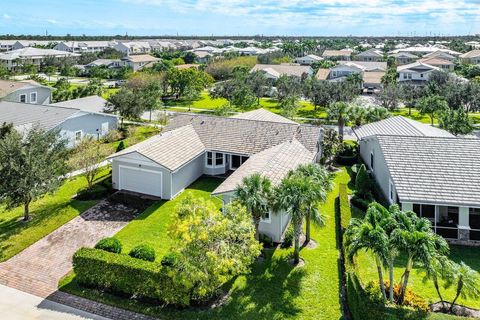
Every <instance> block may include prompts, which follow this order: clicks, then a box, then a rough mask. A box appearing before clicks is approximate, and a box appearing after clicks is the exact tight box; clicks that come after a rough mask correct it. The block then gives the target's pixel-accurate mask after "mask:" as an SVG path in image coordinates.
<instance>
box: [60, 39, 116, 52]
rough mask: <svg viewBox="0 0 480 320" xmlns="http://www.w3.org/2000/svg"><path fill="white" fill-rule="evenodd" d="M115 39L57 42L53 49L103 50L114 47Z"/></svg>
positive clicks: (69, 50)
mask: <svg viewBox="0 0 480 320" xmlns="http://www.w3.org/2000/svg"><path fill="white" fill-rule="evenodd" d="M115 44H116V42H114V41H62V42H59V43H57V45H55V47H53V49H55V50H60V51H68V52H74V53H88V52H102V51H104V50H105V49H107V48H112V47H113V46H114V45H115Z"/></svg>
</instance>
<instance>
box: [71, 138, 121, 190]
mask: <svg viewBox="0 0 480 320" xmlns="http://www.w3.org/2000/svg"><path fill="white" fill-rule="evenodd" d="M122 142H123V141H122ZM74 153H75V154H74V155H73V157H72V165H73V166H74V167H76V168H79V169H83V171H84V175H85V179H86V180H87V184H88V188H89V189H90V188H92V186H93V181H94V180H95V177H96V175H97V173H98V172H99V171H100V166H101V162H102V161H103V160H104V159H105V157H106V156H107V155H108V150H106V149H105V145H104V144H102V143H100V142H99V141H97V140H94V139H93V137H91V136H89V137H87V138H84V139H83V140H82V141H81V142H80V143H79V144H78V145H77V146H76V147H75V151H74Z"/></svg>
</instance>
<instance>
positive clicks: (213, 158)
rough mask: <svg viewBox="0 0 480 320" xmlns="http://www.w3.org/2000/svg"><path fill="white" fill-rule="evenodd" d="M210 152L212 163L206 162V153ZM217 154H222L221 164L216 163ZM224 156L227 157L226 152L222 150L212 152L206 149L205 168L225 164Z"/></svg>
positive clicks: (218, 166) (206, 155)
mask: <svg viewBox="0 0 480 320" xmlns="http://www.w3.org/2000/svg"><path fill="white" fill-rule="evenodd" d="M209 153H210V154H211V155H212V164H211V165H210V164H208V154H209ZM217 154H221V155H222V164H217ZM226 157H227V154H225V153H223V152H214V151H207V153H206V154H205V167H207V168H222V167H224V166H225V162H226V160H227V159H226Z"/></svg>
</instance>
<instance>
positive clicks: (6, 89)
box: [0, 80, 41, 97]
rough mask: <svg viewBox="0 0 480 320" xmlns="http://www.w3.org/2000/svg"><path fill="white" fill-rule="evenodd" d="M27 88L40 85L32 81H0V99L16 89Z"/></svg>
mask: <svg viewBox="0 0 480 320" xmlns="http://www.w3.org/2000/svg"><path fill="white" fill-rule="evenodd" d="M28 86H41V84H39V83H37V82H35V81H32V80H26V81H9V80H0V97H5V96H6V95H9V94H10V93H12V92H15V91H17V90H18V89H21V88H24V87H28Z"/></svg>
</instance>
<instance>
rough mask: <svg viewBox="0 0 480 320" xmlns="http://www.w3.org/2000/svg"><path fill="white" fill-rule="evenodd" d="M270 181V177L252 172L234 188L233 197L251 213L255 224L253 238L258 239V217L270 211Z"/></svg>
mask: <svg viewBox="0 0 480 320" xmlns="http://www.w3.org/2000/svg"><path fill="white" fill-rule="evenodd" d="M271 196H272V183H271V181H270V179H268V178H266V177H263V176H261V175H260V174H258V173H254V174H252V175H250V176H248V177H245V178H243V180H242V183H241V184H240V185H239V186H237V188H236V189H235V197H236V198H237V200H238V201H239V202H240V204H242V205H243V206H245V208H247V210H249V211H250V213H251V214H252V219H253V224H254V225H255V239H257V240H258V239H259V234H258V226H259V224H260V219H261V218H262V217H265V216H266V215H267V214H268V212H269V211H270V199H271Z"/></svg>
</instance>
